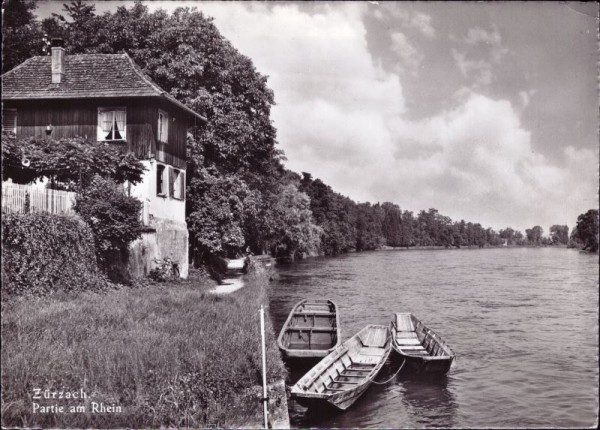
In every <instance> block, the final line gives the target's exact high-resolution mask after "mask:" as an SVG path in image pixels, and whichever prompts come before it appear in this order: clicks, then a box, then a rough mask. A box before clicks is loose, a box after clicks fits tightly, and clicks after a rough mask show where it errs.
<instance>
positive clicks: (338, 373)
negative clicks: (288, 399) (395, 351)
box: [291, 325, 392, 410]
mask: <svg viewBox="0 0 600 430" xmlns="http://www.w3.org/2000/svg"><path fill="white" fill-rule="evenodd" d="M391 344H392V342H391V337H390V330H389V328H388V327H386V326H383V325H368V326H366V327H365V328H363V329H362V330H361V331H359V332H358V333H357V334H355V335H354V336H352V337H351V338H350V339H348V340H347V341H346V342H344V343H343V344H342V345H340V346H338V347H336V348H335V349H334V350H333V351H332V352H331V353H330V354H329V355H328V356H327V357H325V358H324V359H323V360H321V361H320V362H319V363H317V364H316V365H315V367H313V368H312V369H311V370H310V371H309V372H308V373H307V374H306V375H304V376H303V377H302V378H300V380H299V381H298V382H297V383H296V385H294V386H293V387H292V390H291V395H292V398H294V399H296V400H297V401H298V403H300V404H302V405H304V406H307V407H312V406H317V405H322V404H323V403H328V404H330V405H332V406H335V407H336V408H338V409H342V410H344V409H347V408H348V407H349V406H350V405H352V403H354V402H355V401H356V399H358V398H359V397H360V396H361V395H362V394H363V393H364V392H365V391H366V390H367V388H369V385H371V382H373V379H374V378H375V376H376V375H377V373H378V372H379V371H380V370H381V368H382V367H383V364H384V363H385V361H386V360H387V358H388V356H389V354H390V351H391V349H392V347H391Z"/></svg>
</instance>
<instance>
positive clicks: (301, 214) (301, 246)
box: [265, 184, 322, 258]
mask: <svg viewBox="0 0 600 430" xmlns="http://www.w3.org/2000/svg"><path fill="white" fill-rule="evenodd" d="M271 198H272V199H273V200H272V201H270V204H269V205H268V212H269V214H268V216H267V217H265V219H266V220H267V223H266V225H265V227H266V231H267V239H268V240H269V241H270V243H271V252H272V254H273V255H275V256H286V257H292V258H295V257H298V256H302V255H303V254H304V253H311V254H316V253H317V252H318V249H319V244H320V235H321V232H322V230H321V228H319V227H318V226H317V225H316V224H314V222H313V218H312V212H311V210H310V199H309V198H308V196H307V195H306V194H305V193H302V192H300V191H298V188H297V187H296V185H294V184H287V185H283V186H281V187H280V189H279V192H278V193H275V194H273V195H272V196H271Z"/></svg>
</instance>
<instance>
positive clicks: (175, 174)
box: [169, 168, 185, 200]
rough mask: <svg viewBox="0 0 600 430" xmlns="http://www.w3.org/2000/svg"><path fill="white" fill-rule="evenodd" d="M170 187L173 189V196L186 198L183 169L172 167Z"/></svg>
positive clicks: (181, 198) (179, 198)
mask: <svg viewBox="0 0 600 430" xmlns="http://www.w3.org/2000/svg"><path fill="white" fill-rule="evenodd" d="M169 188H170V191H171V193H170V194H171V197H173V198H174V199H177V200H183V199H184V195H185V194H184V190H185V173H184V172H183V171H181V170H177V169H173V168H172V169H171V175H170V177H169Z"/></svg>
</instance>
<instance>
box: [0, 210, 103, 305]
mask: <svg viewBox="0 0 600 430" xmlns="http://www.w3.org/2000/svg"><path fill="white" fill-rule="evenodd" d="M2 251H3V252H2V298H3V300H6V299H8V298H10V297H14V296H24V295H27V296H43V295H46V294H49V293H54V292H57V291H81V290H99V289H102V288H104V287H106V286H107V282H106V280H105V279H104V277H103V275H101V273H100V272H99V270H98V266H97V264H96V255H95V253H94V237H93V234H92V232H91V230H90V228H89V227H88V226H87V225H86V224H85V223H84V222H82V221H81V220H80V219H79V218H78V217H73V216H63V215H51V214H46V213H32V214H3V216H2Z"/></svg>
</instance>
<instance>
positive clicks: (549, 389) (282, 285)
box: [270, 248, 599, 428]
mask: <svg viewBox="0 0 600 430" xmlns="http://www.w3.org/2000/svg"><path fill="white" fill-rule="evenodd" d="M598 267H599V266H598V256H597V255H592V254H585V253H582V252H579V251H577V250H571V249H564V248H561V249H555V248H513V249H509V248H496V249H457V250H386V251H374V252H365V253H356V254H348V255H344V256H340V257H333V258H312V259H307V260H304V261H299V262H296V263H293V264H289V265H278V266H277V276H276V277H275V279H274V281H273V282H272V288H271V293H270V294H271V297H270V311H271V316H272V318H273V322H274V325H275V330H277V332H278V331H279V330H280V329H281V326H282V325H283V323H284V321H285V319H286V317H287V314H288V313H289V311H290V310H291V308H292V306H293V304H294V303H296V302H297V301H299V300H301V299H303V298H329V299H331V300H333V301H335V302H336V303H337V305H338V307H339V311H340V313H341V328H342V337H343V340H346V339H348V338H349V337H350V336H352V335H353V334H355V333H356V332H357V331H359V330H360V329H361V328H362V327H364V326H365V325H366V324H369V323H374V324H386V325H387V324H389V321H390V320H391V317H392V314H393V313H394V312H412V313H413V314H415V315H416V316H417V317H418V318H419V319H421V320H422V321H423V322H424V323H425V324H426V325H427V326H428V327H429V328H431V329H433V330H435V331H436V332H437V333H438V334H440V335H441V336H442V338H444V339H445V340H446V342H447V343H448V344H449V345H450V347H451V348H452V349H453V350H454V352H455V353H456V356H457V358H456V361H455V362H454V363H453V365H452V368H451V369H450V371H449V372H448V374H447V375H446V376H445V377H434V378H427V377H423V376H422V375H418V374H414V373H412V372H411V371H410V370H409V369H408V368H407V369H402V371H401V372H400V373H399V374H398V376H396V377H395V378H394V379H393V380H392V381H391V382H389V383H387V384H385V385H372V386H371V387H370V388H369V390H368V391H367V392H366V393H365V394H364V395H363V396H362V397H361V398H360V399H359V400H358V401H357V402H356V403H355V404H354V405H352V406H351V407H350V408H349V409H348V410H346V411H344V412H331V411H327V412H324V411H318V410H317V411H312V410H306V409H304V408H303V407H302V406H300V405H298V404H297V403H296V402H294V401H291V402H290V418H291V422H292V426H298V427H308V426H311V427H371V428H386V427H387V428H390V427H392V428H393V427H396V428H397V427H417V428H422V427H583V426H586V427H588V426H593V427H595V426H596V425H597V423H598V421H597V419H598V312H599V310H598ZM396 369H397V365H395V364H394V363H393V362H392V361H390V362H388V364H387V366H386V367H384V369H383V370H382V374H380V375H379V376H378V377H377V379H378V380H382V381H383V380H384V379H387V378H386V377H387V376H388V375H393V372H394V371H395V370H396ZM291 371H292V372H291V376H290V380H288V381H287V382H288V384H289V383H293V382H295V381H294V379H297V378H299V376H301V374H298V370H297V369H291Z"/></svg>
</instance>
